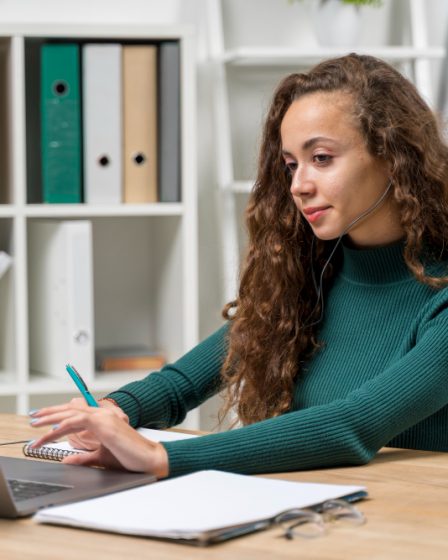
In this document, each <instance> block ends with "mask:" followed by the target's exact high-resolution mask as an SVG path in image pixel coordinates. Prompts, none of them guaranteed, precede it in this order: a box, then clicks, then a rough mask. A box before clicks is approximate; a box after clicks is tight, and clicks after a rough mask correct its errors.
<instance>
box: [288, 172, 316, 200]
mask: <svg viewBox="0 0 448 560" xmlns="http://www.w3.org/2000/svg"><path fill="white" fill-rule="evenodd" d="M290 190H291V194H292V195H293V196H307V195H311V194H313V192H314V190H315V184H314V181H312V179H311V177H309V176H308V175H307V173H306V171H305V170H304V169H297V170H296V172H295V173H294V175H293V177H292V180H291V188H290Z"/></svg>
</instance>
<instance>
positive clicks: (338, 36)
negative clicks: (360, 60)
mask: <svg viewBox="0 0 448 560" xmlns="http://www.w3.org/2000/svg"><path fill="white" fill-rule="evenodd" d="M294 1H298V0H289V2H290V3H293V2H294ZM381 5H382V0H313V1H312V3H311V7H312V19H313V22H314V28H315V33H316V38H317V41H318V43H319V44H320V45H326V46H339V47H342V46H344V47H346V46H354V45H356V44H357V43H358V40H359V37H360V32H361V23H360V22H361V7H363V6H373V7H379V6H381Z"/></svg>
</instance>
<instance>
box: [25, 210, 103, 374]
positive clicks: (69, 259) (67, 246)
mask: <svg viewBox="0 0 448 560" xmlns="http://www.w3.org/2000/svg"><path fill="white" fill-rule="evenodd" d="M28 244H29V251H28V254H29V257H28V266H29V277H30V283H29V289H28V292H29V323H30V331H29V332H30V368H31V370H32V371H33V372H39V373H41V374H44V375H48V376H52V377H59V378H63V379H67V383H68V384H70V379H68V376H67V373H66V371H65V364H66V363H73V364H75V365H76V368H77V369H78V371H79V372H80V373H81V375H82V376H83V377H84V378H85V379H86V380H88V379H90V380H91V379H93V374H94V340H93V339H94V330H93V329H94V322H93V272H92V267H93V261H92V227H91V223H90V222H89V221H87V220H77V221H56V220H55V221H43V220H36V221H31V222H30V223H29V226H28Z"/></svg>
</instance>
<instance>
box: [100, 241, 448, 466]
mask: <svg viewBox="0 0 448 560" xmlns="http://www.w3.org/2000/svg"><path fill="white" fill-rule="evenodd" d="M436 268H437V269H436V274H439V275H440V274H442V273H446V272H445V271H446V267H442V266H439V267H436ZM226 331H227V327H226V326H224V327H222V328H221V329H220V330H218V331H217V332H216V333H215V334H213V335H212V336H210V337H209V338H207V339H206V340H205V341H204V342H202V343H201V344H199V345H198V346H197V347H196V348H194V349H193V350H191V351H190V352H189V353H188V354H186V355H185V356H183V357H182V358H181V359H179V360H178V361H177V362H176V363H174V364H170V365H167V366H165V367H164V368H163V369H162V370H161V371H160V372H158V373H152V374H150V375H149V376H148V377H146V378H145V379H143V380H141V381H136V382H133V383H130V384H128V385H126V386H125V387H123V388H122V389H120V390H118V391H115V392H113V393H111V394H110V395H109V396H110V397H112V398H113V399H115V400H116V402H117V403H118V404H119V406H120V407H122V408H123V410H124V411H125V412H126V413H127V414H128V415H129V418H130V422H131V424H132V425H133V426H137V425H142V426H151V427H157V428H162V427H168V426H173V425H175V424H177V423H179V422H181V421H182V420H183V418H184V417H185V415H186V413H187V412H188V410H191V409H192V408H195V407H196V406H198V405H199V404H201V403H202V402H203V401H204V400H205V399H207V398H208V397H210V396H211V395H212V394H214V393H216V392H217V390H218V389H219V381H220V379H219V376H220V369H221V365H222V362H223V359H224V356H225V352H226ZM319 338H320V340H321V341H322V342H323V347H322V349H321V350H319V351H318V352H317V353H316V354H315V355H314V356H313V358H312V359H311V360H310V361H309V363H307V365H306V371H305V372H304V374H303V375H301V376H300V378H299V379H298V380H297V383H296V387H295V393H294V399H293V404H292V407H291V411H290V412H288V413H287V414H284V415H282V416H280V417H277V418H272V419H269V420H264V421H262V422H258V423H256V424H252V425H250V426H246V427H242V428H237V429H234V430H230V431H227V432H222V433H217V434H211V435H206V436H203V437H198V438H194V439H188V440H183V441H176V442H170V443H165V444H164V445H165V448H166V450H167V452H168V457H169V468H170V476H176V475H180V474H184V473H189V472H192V471H196V470H200V469H220V470H228V471H234V472H241V473H263V472H281V471H288V470H300V469H311V468H321V467H332V466H337V465H357V464H363V463H366V462H368V461H369V460H370V459H372V457H373V456H374V455H375V453H376V452H377V451H378V450H379V449H380V448H381V447H383V446H384V445H390V446H394V447H406V448H412V449H426V450H438V451H448V289H442V290H438V291H437V290H434V289H431V288H429V287H427V286H425V285H423V284H420V283H418V282H417V281H416V280H415V279H414V277H413V276H412V275H411V274H410V272H409V271H408V269H407V268H406V266H405V264H404V261H403V258H402V245H401V244H398V245H393V246H390V247H385V248H380V249H366V250H353V249H348V248H346V247H344V248H343V264H342V268H341V271H340V273H339V274H338V276H337V278H336V279H335V281H334V283H333V285H332V287H331V290H330V291H329V292H328V293H327V294H326V296H325V316H324V319H323V322H322V325H321V329H320V333H319Z"/></svg>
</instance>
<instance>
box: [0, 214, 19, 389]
mask: <svg viewBox="0 0 448 560" xmlns="http://www.w3.org/2000/svg"><path fill="white" fill-rule="evenodd" d="M0 251H5V252H6V253H8V255H10V256H11V257H12V258H13V259H14V256H15V251H14V223H13V220H12V219H10V218H2V219H0ZM15 275H16V270H15V263H14V260H13V262H12V264H11V265H10V267H9V268H8V269H7V270H6V271H5V273H4V274H3V275H2V276H1V277H0V372H1V370H5V371H15V369H16V359H15V354H16V341H15V332H16V329H15V325H16V318H15V312H14V311H15V309H14V301H15V289H16V288H15V281H14V278H15ZM2 377H3V375H2V374H1V373H0V382H1V381H2Z"/></svg>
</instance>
